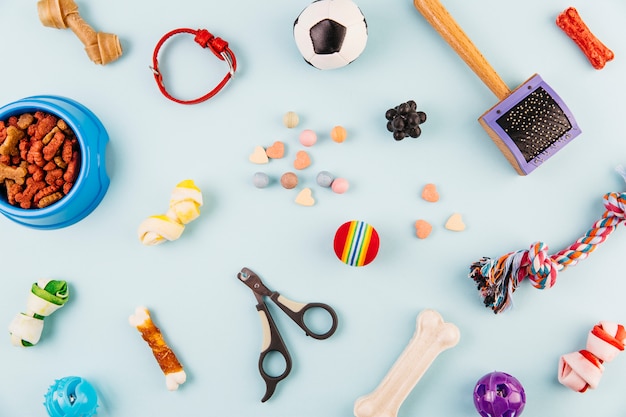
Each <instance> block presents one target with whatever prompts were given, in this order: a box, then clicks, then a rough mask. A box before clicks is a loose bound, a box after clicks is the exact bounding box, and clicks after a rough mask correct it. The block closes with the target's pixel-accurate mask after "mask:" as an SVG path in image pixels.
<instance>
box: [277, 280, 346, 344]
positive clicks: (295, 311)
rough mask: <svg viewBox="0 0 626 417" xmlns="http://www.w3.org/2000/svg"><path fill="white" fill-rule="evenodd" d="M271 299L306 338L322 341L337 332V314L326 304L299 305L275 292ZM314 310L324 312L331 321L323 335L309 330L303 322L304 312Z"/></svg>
mask: <svg viewBox="0 0 626 417" xmlns="http://www.w3.org/2000/svg"><path fill="white" fill-rule="evenodd" d="M271 298H272V300H273V301H274V302H275V303H276V305H278V307H280V308H281V309H282V310H283V311H284V312H285V314H287V315H288V316H289V318H291V320H293V321H294V322H295V323H296V324H297V325H298V326H300V328H301V329H302V330H304V332H305V333H306V335H307V336H311V337H312V338H314V339H318V340H323V339H328V338H329V337H330V336H332V335H333V334H334V333H335V331H336V330H337V324H338V319H337V313H336V312H335V310H334V309H333V308H332V307H331V306H329V305H328V304H324V303H299V302H296V301H292V300H290V299H288V298H286V297H284V296H282V295H280V294H278V293H276V292H275V293H274V294H272V296H271ZM316 308H319V309H322V310H324V311H326V312H327V313H328V315H329V316H330V318H331V320H332V323H331V326H330V329H328V330H327V331H326V332H324V333H318V332H316V331H315V330H313V329H311V328H310V327H309V326H308V325H307V324H306V322H305V315H306V312H307V311H309V310H312V309H316Z"/></svg>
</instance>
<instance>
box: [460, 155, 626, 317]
mask: <svg viewBox="0 0 626 417" xmlns="http://www.w3.org/2000/svg"><path fill="white" fill-rule="evenodd" d="M617 171H618V172H619V173H620V175H622V177H623V178H624V179H625V180H626V168H624V167H621V166H620V167H618V169H617ZM604 207H605V211H604V213H603V214H602V217H601V218H600V219H599V220H597V221H596V222H595V223H594V224H593V225H592V226H591V228H590V229H588V230H587V232H586V233H585V234H584V235H583V236H581V237H580V238H578V239H577V240H576V242H574V243H572V244H571V245H569V246H568V247H566V248H565V249H562V250H560V251H558V252H556V253H555V254H552V255H548V246H547V245H545V244H544V243H542V242H536V243H534V244H533V245H531V247H530V249H529V250H519V251H516V252H510V253H508V254H506V255H504V256H501V257H500V258H497V259H491V258H488V257H483V258H481V259H480V260H479V261H477V262H474V263H473V264H472V265H471V266H470V272H469V275H468V276H469V278H471V279H472V280H474V282H475V283H476V286H477V289H478V291H479V293H480V296H481V298H482V300H483V303H484V304H485V306H486V307H488V308H491V309H492V310H493V312H494V313H496V314H497V313H500V312H502V311H504V310H506V309H507V308H509V307H510V306H511V304H512V300H511V298H512V295H513V292H514V291H515V290H516V289H517V287H518V285H519V283H520V282H521V281H522V280H523V279H524V278H526V277H528V279H529V280H530V281H531V282H532V285H533V286H534V287H535V288H539V289H545V288H551V287H552V286H554V284H555V283H556V277H557V274H558V273H559V272H560V271H562V270H564V269H565V268H567V267H569V266H574V265H577V264H578V262H580V261H582V260H583V259H586V258H587V257H588V256H589V255H590V254H591V253H592V252H593V251H595V250H596V249H597V248H598V246H599V245H600V244H602V243H604V242H605V241H606V239H607V238H608V237H609V236H610V235H611V233H613V232H614V231H615V230H616V229H617V227H618V226H619V225H620V224H621V223H623V222H624V221H626V193H608V194H605V195H604Z"/></svg>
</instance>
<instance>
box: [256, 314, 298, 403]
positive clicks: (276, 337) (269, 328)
mask: <svg viewBox="0 0 626 417" xmlns="http://www.w3.org/2000/svg"><path fill="white" fill-rule="evenodd" d="M257 310H258V312H259V317H260V319H261V328H262V329H263V343H262V345H261V354H260V356H259V372H260V373H261V377H262V378H263V380H264V381H265V386H266V389H265V395H264V396H263V398H262V399H261V402H265V401H267V400H269V399H270V397H271V396H272V395H273V394H274V391H275V390H276V386H277V385H278V383H279V382H280V381H282V380H283V379H285V378H287V375H289V373H290V372H291V355H289V351H288V350H287V346H286V345H285V342H283V338H282V337H281V335H280V333H279V332H278V329H277V327H276V324H275V323H274V319H273V318H272V316H271V315H270V313H269V311H268V310H267V307H266V306H265V305H264V304H260V305H258V306H257ZM272 352H277V353H278V354H280V355H281V356H282V357H283V359H284V361H285V369H284V371H283V372H282V373H281V374H280V375H277V376H273V375H270V374H268V373H267V371H266V370H265V367H264V362H265V359H266V358H267V356H268V355H269V354H270V353H272Z"/></svg>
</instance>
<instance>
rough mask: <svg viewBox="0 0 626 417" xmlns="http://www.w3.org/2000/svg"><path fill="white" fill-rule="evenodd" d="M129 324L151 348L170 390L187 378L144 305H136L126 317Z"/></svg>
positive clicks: (176, 387)
mask: <svg viewBox="0 0 626 417" xmlns="http://www.w3.org/2000/svg"><path fill="white" fill-rule="evenodd" d="M128 322H129V323H130V325H131V326H133V327H136V328H137V330H138V331H139V332H140V333H141V337H142V338H143V339H144V340H145V341H146V343H148V346H150V348H151V349H152V354H153V355H154V358H155V359H156V360H157V363H158V364H159V366H160V367H161V370H162V371H163V373H164V374H165V385H166V386H167V389H168V390H170V391H175V390H177V389H178V386H179V385H182V384H184V383H185V381H186V380H187V374H186V373H185V370H184V369H183V366H182V365H181V364H180V362H179V361H178V359H177V358H176V355H175V354H174V352H173V351H172V349H171V348H170V347H169V346H168V345H167V343H166V342H165V340H164V339H163V335H162V334H161V330H159V328H158V327H157V326H156V325H155V324H154V323H153V322H152V318H151V317H150V311H149V310H148V309H147V308H146V307H137V308H136V309H135V314H133V315H131V316H129V317H128Z"/></svg>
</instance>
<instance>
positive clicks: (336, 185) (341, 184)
mask: <svg viewBox="0 0 626 417" xmlns="http://www.w3.org/2000/svg"><path fill="white" fill-rule="evenodd" d="M330 188H331V189H332V190H333V192H335V193H337V194H343V193H345V192H346V191H348V188H350V183H348V180H346V179H345V178H335V180H334V181H333V183H332V184H331V185H330Z"/></svg>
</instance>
